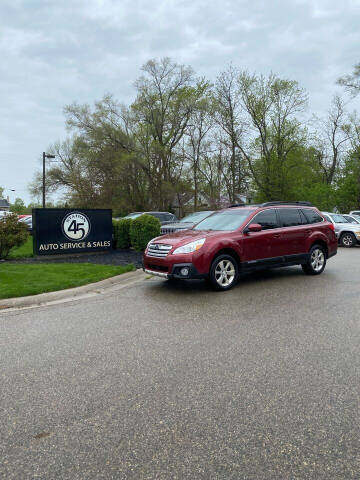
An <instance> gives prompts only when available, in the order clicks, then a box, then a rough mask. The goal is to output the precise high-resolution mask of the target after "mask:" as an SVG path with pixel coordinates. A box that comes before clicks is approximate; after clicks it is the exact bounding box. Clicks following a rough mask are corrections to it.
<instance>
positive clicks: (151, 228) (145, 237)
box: [130, 214, 160, 251]
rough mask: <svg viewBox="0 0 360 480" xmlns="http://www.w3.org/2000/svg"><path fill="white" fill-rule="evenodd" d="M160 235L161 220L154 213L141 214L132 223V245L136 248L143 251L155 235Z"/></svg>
mask: <svg viewBox="0 0 360 480" xmlns="http://www.w3.org/2000/svg"><path fill="white" fill-rule="evenodd" d="M159 235H160V222H159V220H158V219H157V218H155V217H153V216H152V215H146V214H145V215H141V216H140V217H137V218H135V220H132V222H131V225H130V239H131V245H132V246H133V247H134V248H135V250H138V251H143V250H145V248H146V245H147V244H148V243H149V242H150V240H151V239H152V238H154V237H157V236H159Z"/></svg>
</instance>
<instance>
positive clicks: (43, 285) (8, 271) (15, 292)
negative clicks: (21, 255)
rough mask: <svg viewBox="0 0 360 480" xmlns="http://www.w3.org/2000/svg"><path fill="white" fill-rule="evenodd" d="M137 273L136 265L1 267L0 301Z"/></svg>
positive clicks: (86, 264) (11, 265) (55, 264)
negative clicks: (127, 273) (133, 272)
mask: <svg viewBox="0 0 360 480" xmlns="http://www.w3.org/2000/svg"><path fill="white" fill-rule="evenodd" d="M132 270H134V266H133V265H131V264H130V265H125V266H124V265H116V266H114V265H95V264H92V263H54V264H51V263H42V264H38V265H36V264H9V263H4V264H0V298H12V297H24V296H27V295H36V294H38V293H45V292H53V291H56V290H64V289H66V288H73V287H79V286H81V285H86V284H88V283H92V282H98V281H100V280H104V279H105V278H110V277H113V276H115V275H120V274H122V273H126V272H131V271H132Z"/></svg>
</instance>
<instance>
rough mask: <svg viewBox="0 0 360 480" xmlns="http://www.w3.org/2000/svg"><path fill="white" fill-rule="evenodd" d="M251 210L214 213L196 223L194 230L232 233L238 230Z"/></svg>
mask: <svg viewBox="0 0 360 480" xmlns="http://www.w3.org/2000/svg"><path fill="white" fill-rule="evenodd" d="M250 213H251V210H247V209H244V210H242V209H241V210H233V211H231V210H225V211H223V212H216V213H214V214H213V215H211V216H210V217H207V218H205V219H204V220H203V221H202V222H200V223H198V224H197V225H196V226H195V227H194V230H227V231H234V230H236V229H237V228H239V227H240V226H241V225H242V224H243V223H244V222H245V220H246V219H247V218H248V216H249V215H250Z"/></svg>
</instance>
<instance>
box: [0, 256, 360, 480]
mask: <svg viewBox="0 0 360 480" xmlns="http://www.w3.org/2000/svg"><path fill="white" fill-rule="evenodd" d="M359 310H360V248H356V249H351V250H345V249H340V250H339V254H338V255H337V256H336V257H334V258H333V259H331V260H330V261H329V263H328V266H327V268H326V270H325V272H324V273H323V274H322V275H321V276H319V277H308V276H305V275H304V274H303V273H302V270H301V269H300V268H299V267H291V268H287V269H282V270H272V271H268V272H262V273H256V274H254V275H249V276H247V277H244V278H243V279H242V280H241V281H240V283H239V285H238V286H237V287H236V288H234V289H233V290H230V291H229V292H225V293H221V292H219V293H214V292H212V291H210V290H209V289H208V288H207V286H206V284H205V283H204V282H200V281H199V282H191V283H185V284H183V283H169V282H166V281H163V280H161V279H148V280H142V281H141V282H139V283H138V284H136V285H133V286H132V287H130V288H125V289H122V290H119V291H118V292H116V293H114V292H113V291H112V292H111V293H108V294H105V295H99V296H98V297H96V298H90V299H87V300H81V301H77V302H71V303H68V304H59V305H53V306H48V307H42V308H37V309H34V310H27V311H22V312H2V313H0V344H1V345H0V364H1V370H0V380H1V389H0V408H1V413H0V415H1V427H0V428H1V430H0V436H1V439H0V440H1V441H0V478H4V479H5V478H6V479H21V480H25V479H33V478H41V479H47V480H48V479H136V480H140V479H164V480H169V479H256V480H261V479H264V480H265V479H266V480H272V479H274V480H275V479H276V480H279V479H314V480H315V479H316V480H318V479H326V480H329V479H342V480H347V479H352V478H353V479H358V478H360V431H359V420H360V418H359V417H360V410H359V406H360V404H359V398H360V396H359V394H360V382H359V380H360V348H359V347H360V328H359V327H360V313H359Z"/></svg>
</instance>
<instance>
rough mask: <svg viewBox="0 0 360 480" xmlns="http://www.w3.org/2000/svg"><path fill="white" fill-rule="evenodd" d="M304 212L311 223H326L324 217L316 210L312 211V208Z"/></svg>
mask: <svg viewBox="0 0 360 480" xmlns="http://www.w3.org/2000/svg"><path fill="white" fill-rule="evenodd" d="M302 212H303V213H304V215H305V217H306V218H307V220H308V222H309V223H319V222H323V221H324V219H323V217H322V216H321V215H319V214H318V213H317V211H316V210H312V209H311V208H304V209H302Z"/></svg>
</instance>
